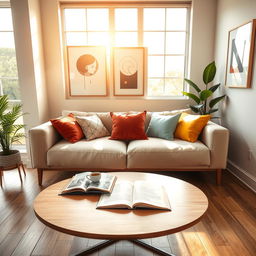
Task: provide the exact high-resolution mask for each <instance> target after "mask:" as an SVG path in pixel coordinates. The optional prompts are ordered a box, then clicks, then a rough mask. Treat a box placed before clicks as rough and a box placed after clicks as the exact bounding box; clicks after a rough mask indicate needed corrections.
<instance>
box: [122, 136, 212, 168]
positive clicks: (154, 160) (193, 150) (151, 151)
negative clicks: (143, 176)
mask: <svg viewBox="0 0 256 256" xmlns="http://www.w3.org/2000/svg"><path fill="white" fill-rule="evenodd" d="M127 155H128V156H127V165H128V168H144V169H173V168H177V169H178V168H179V167H183V168H185V167H193V166H195V167H203V166H205V167H208V166H209V165H210V151H209V149H208V148H207V147H206V146H205V145H204V144H203V143H202V142H200V141H197V142H195V143H191V142H188V141H183V140H179V139H175V140H172V141H169V140H164V139H160V138H152V137H149V139H148V140H137V141H131V142H130V143H129V144H128V149H127Z"/></svg>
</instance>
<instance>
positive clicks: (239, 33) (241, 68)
mask: <svg viewBox="0 0 256 256" xmlns="http://www.w3.org/2000/svg"><path fill="white" fill-rule="evenodd" d="M255 30H256V19H254V20H252V21H250V22H248V23H246V24H243V25H241V26H239V27H237V28H235V29H232V30H231V31H229V37H228V54H227V65H226V81H225V84H226V85H227V86H228V87H235V88H250V87H251V80H252V68H253V59H254V58H253V56H254V48H255V32H256V31H255Z"/></svg>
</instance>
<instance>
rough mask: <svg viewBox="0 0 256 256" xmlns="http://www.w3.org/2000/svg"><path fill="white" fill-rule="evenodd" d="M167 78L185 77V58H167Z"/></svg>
mask: <svg viewBox="0 0 256 256" xmlns="http://www.w3.org/2000/svg"><path fill="white" fill-rule="evenodd" d="M165 58H166V59H165V76H166V77H183V75H184V57H183V56H166V57H165Z"/></svg>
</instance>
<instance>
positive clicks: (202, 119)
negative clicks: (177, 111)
mask: <svg viewBox="0 0 256 256" xmlns="http://www.w3.org/2000/svg"><path fill="white" fill-rule="evenodd" d="M210 118H211V116H210V115H189V114H186V113H183V114H182V115H181V117H180V120H179V122H178V125H177V128H176V131H175V137H176V138H178V139H182V140H187V141H190V142H195V141H197V139H198V137H199V135H200V133H201V131H202V130H203V128H204V127H205V126H206V124H207V123H208V121H209V120H210Z"/></svg>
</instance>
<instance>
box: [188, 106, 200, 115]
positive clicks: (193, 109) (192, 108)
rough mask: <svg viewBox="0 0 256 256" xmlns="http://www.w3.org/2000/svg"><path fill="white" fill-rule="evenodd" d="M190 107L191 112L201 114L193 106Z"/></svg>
mask: <svg viewBox="0 0 256 256" xmlns="http://www.w3.org/2000/svg"><path fill="white" fill-rule="evenodd" d="M189 107H190V108H191V110H192V111H194V112H195V113H198V112H199V110H198V109H197V108H196V107H194V106H192V105H189Z"/></svg>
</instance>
